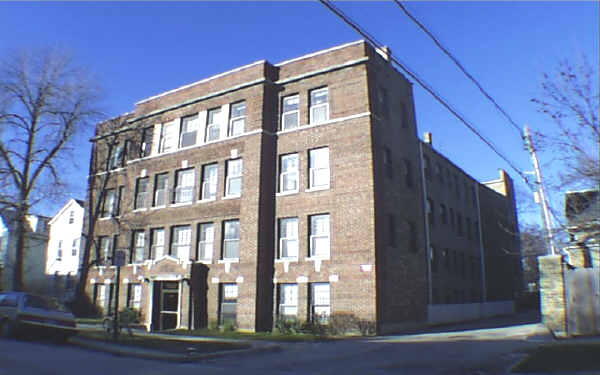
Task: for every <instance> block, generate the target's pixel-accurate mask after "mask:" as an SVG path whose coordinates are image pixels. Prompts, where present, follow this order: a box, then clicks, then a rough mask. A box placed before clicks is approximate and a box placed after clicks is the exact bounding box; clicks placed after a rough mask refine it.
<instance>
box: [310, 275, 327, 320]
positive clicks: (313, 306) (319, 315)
mask: <svg viewBox="0 0 600 375" xmlns="http://www.w3.org/2000/svg"><path fill="white" fill-rule="evenodd" d="M330 314H331V290H330V287H329V283H312V284H310V316H311V319H312V320H313V321H315V320H319V321H321V322H323V323H326V322H327V321H328V320H329V315H330Z"/></svg>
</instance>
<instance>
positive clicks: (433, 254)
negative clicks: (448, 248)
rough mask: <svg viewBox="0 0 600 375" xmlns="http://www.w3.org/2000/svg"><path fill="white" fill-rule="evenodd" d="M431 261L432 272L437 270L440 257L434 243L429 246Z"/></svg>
mask: <svg viewBox="0 0 600 375" xmlns="http://www.w3.org/2000/svg"><path fill="white" fill-rule="evenodd" d="M429 261H430V262H431V272H437V264H438V259H437V253H436V251H435V246H433V245H431V246H430V247H429Z"/></svg>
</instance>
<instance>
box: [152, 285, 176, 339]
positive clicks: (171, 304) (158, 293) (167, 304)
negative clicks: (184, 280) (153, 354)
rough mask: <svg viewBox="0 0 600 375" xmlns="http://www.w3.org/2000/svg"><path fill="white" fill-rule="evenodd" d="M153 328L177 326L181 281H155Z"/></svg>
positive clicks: (161, 328) (160, 328) (163, 328)
mask: <svg viewBox="0 0 600 375" xmlns="http://www.w3.org/2000/svg"><path fill="white" fill-rule="evenodd" d="M153 297H154V298H153V300H154V301H153V307H152V329H153V330H165V329H175V328H177V322H178V318H179V282H178V281H155V282H154V290H153Z"/></svg>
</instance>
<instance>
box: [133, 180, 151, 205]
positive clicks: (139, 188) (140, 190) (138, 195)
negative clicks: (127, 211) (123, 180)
mask: <svg viewBox="0 0 600 375" xmlns="http://www.w3.org/2000/svg"><path fill="white" fill-rule="evenodd" d="M149 181H150V178H149V177H142V178H138V179H137V181H136V184H135V201H134V202H133V208H134V209H136V210H137V209H140V208H146V207H147V202H148V182H149Z"/></svg>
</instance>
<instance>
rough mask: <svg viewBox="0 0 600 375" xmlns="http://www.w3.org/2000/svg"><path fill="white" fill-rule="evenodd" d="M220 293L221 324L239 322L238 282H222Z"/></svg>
mask: <svg viewBox="0 0 600 375" xmlns="http://www.w3.org/2000/svg"><path fill="white" fill-rule="evenodd" d="M220 289H221V290H220V293H219V324H221V325H224V324H231V325H235V324H236V323H237V298H238V286H237V284H221V288H220Z"/></svg>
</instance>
